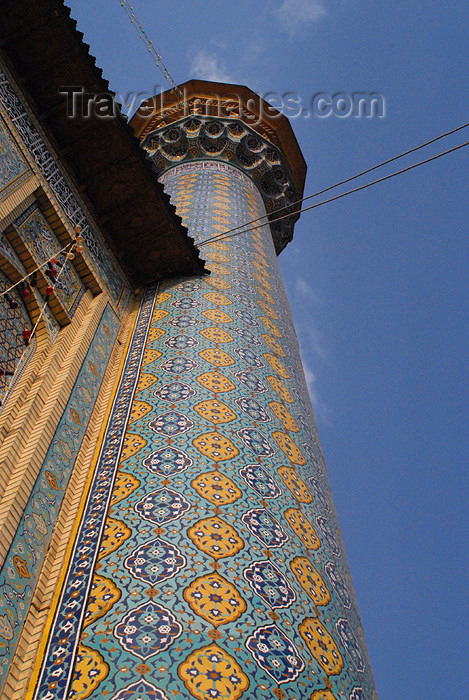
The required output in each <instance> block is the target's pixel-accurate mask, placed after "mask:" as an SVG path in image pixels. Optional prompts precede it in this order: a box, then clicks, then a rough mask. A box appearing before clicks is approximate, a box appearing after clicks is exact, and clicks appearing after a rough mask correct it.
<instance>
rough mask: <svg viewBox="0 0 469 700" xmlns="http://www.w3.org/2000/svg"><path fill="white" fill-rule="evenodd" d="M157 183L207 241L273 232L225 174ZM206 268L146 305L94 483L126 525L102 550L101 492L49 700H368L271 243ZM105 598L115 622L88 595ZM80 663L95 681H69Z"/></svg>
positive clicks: (42, 689)
mask: <svg viewBox="0 0 469 700" xmlns="http://www.w3.org/2000/svg"><path fill="white" fill-rule="evenodd" d="M162 179H163V181H164V184H165V187H166V189H167V190H168V191H169V192H170V193H171V196H172V199H173V202H174V203H175V204H176V206H177V209H178V211H179V213H180V215H181V216H182V217H183V221H184V223H185V224H186V225H187V226H188V227H189V232H190V235H192V236H194V237H195V238H196V239H199V240H202V239H205V238H207V237H209V236H211V235H213V234H216V233H220V232H223V231H225V230H226V229H229V228H232V227H234V226H236V225H238V224H240V223H242V222H244V221H249V220H252V219H256V218H257V217H259V216H261V215H262V214H263V213H264V212H265V209H264V205H263V203H262V200H261V198H260V195H259V194H258V193H257V191H256V189H255V188H254V186H253V185H252V183H251V182H250V180H249V178H247V176H245V175H244V174H243V173H241V172H240V171H239V170H237V169H235V168H233V167H231V166H230V165H229V164H227V163H217V162H213V161H212V162H197V163H194V164H190V163H188V164H184V165H179V166H176V167H175V168H173V170H169V171H167V172H166V173H165V174H164V175H163V177H162ZM203 250H204V255H206V257H207V260H208V266H209V268H210V270H211V275H209V276H206V277H203V278H202V277H198V278H190V279H188V278H182V279H179V280H171V281H170V282H168V283H163V284H161V285H160V288H159V291H158V293H156V292H155V290H153V289H148V290H147V292H146V296H145V298H144V300H143V302H142V308H141V310H140V316H139V319H138V321H137V324H136V327H135V331H134V336H133V339H132V341H131V345H130V348H129V355H128V361H127V364H126V366H125V367H124V370H123V373H122V378H121V385H120V388H119V389H118V392H117V396H116V401H115V404H114V408H113V412H112V414H111V416H110V420H109V424H108V428H107V431H106V433H105V436H104V443H103V450H102V457H101V459H100V461H99V462H98V465H97V467H96V477H95V478H96V480H97V481H96V483H97V485H99V480H100V479H101V480H102V479H104V478H105V480H106V483H107V484H110V483H115V487H114V496H113V494H112V492H111V493H110V494H109V497H108V498H109V499H113V503H114V505H112V506H111V507H110V508H109V501H107V502H106V504H104V505H102V506H101V505H100V508H99V512H96V513H95V514H94V515H93V533H92V534H91V533H90V532H89V530H88V531H87V528H88V527H89V526H88V523H89V516H88V515H87V513H88V512H89V511H90V512H91V510H90V509H92V506H93V498H94V495H93V493H94V492H93V490H91V491H90V496H89V500H88V502H87V504H86V508H85V512H84V515H83V521H82V525H81V528H82V531H83V535H82V534H80V532H81V531H80V532H79V534H78V535H77V545H76V549H75V554H74V555H73V557H72V559H71V561H70V564H69V572H68V573H67V576H66V577H65V582H64V591H65V593H67V592H70V591H72V590H76V591H77V593H76V601H77V605H76V606H75V607H72V606H71V605H70V603H69V602H68V603H67V597H66V595H65V593H64V598H63V602H62V603H61V605H59V608H58V610H57V614H56V618H55V620H54V622H53V624H52V629H51V634H50V641H49V646H48V649H47V654H46V658H45V662H44V668H43V671H42V675H41V676H40V680H39V684H38V689H37V692H36V695H35V699H36V700H43V699H44V698H47V700H59V698H61V699H62V698H63V697H75V696H76V697H78V696H79V695H78V693H82V695H81V697H87V698H90V700H97V699H98V698H109V699H110V700H124V699H126V700H127V699H130V698H132V700H133V699H134V698H136V697H142V698H143V697H144V698H151V699H153V698H157V699H160V700H161V698H163V700H164V699H166V700H169V698H173V697H181V698H197V699H199V700H210V699H214V700H222V699H223V700H234V699H237V698H243V699H244V700H248V699H249V700H250V699H251V698H253V699H260V698H263V699H266V698H271V697H276V698H289V699H292V698H305V700H310V698H314V700H352V698H353V700H355V698H356V697H360V696H359V695H358V693H359V692H363V693H364V695H363V697H366V698H367V699H368V698H369V699H370V700H371V699H372V698H373V697H374V695H373V693H374V686H373V680H372V676H371V672H370V669H369V664H368V660H367V655H366V649H365V647H364V642H363V639H362V636H361V632H360V621H359V617H358V612H357V609H356V605H355V602H354V598H353V593H352V590H351V587H350V585H349V584H348V581H349V580H350V579H349V573H348V570H347V564H346V560H345V556H344V554H343V552H342V550H341V539H340V537H338V535H337V528H338V526H337V522H336V520H335V514H334V512H333V510H332V508H331V507H330V506H329V502H330V495H329V487H328V482H327V477H326V475H325V471H324V467H323V460H322V456H321V453H320V448H319V446H318V444H317V443H316V442H314V441H313V440H312V439H311V435H312V434H314V433H315V428H314V419H313V417H312V414H311V405H310V401H309V397H308V394H307V388H306V383H305V380H304V376H303V372H302V368H301V364H300V359H299V353H298V347H297V344H296V340H295V335H294V331H293V328H292V325H291V318H290V313H289V310H288V306H287V301H286V298H285V293H284V290H283V285H282V281H281V278H280V272H279V269H278V265H277V261H276V256H275V252H274V249H273V244H272V239H271V236H270V233H269V230H268V229H267V228H263V229H262V230H257V231H250V232H249V233H246V234H244V235H242V236H237V237H234V238H232V239H230V240H223V241H218V242H217V241H215V242H212V243H211V244H210V245H208V246H206V247H205V248H203ZM259 302H262V304H259ZM154 351H155V352H156V353H157V354H155V355H153V354H152V353H153V352H154ZM158 353H160V354H158ZM143 357H146V358H150V357H155V361H152V362H149V363H148V364H144V365H143V360H142V358H143ZM142 375H143V378H142ZM129 416H130V420H131V422H129ZM101 474H102V476H101ZM106 497H107V496H106ZM85 534H88V536H87V539H86V542H87V544H86V547H87V548H88V552H89V553H88V555H87V559H86V568H85V570H83V572H82V575H81V577H78V572H79V568H78V567H79V564H82V562H80V561H79V552H80V546H82V545H81V543H82V542H83V543H84V542H85V539H84V538H85ZM99 550H100V554H99V561H98V563H97V565H96V566H95V567H94V566H93V564H92V562H93V561H94V559H93V557H95V556H97V552H98V551H99ZM93 552H96V554H93ZM89 562H91V564H89ZM86 581H88V583H87V584H86ZM93 581H94V582H93ZM93 586H94V588H93ZM103 586H105V590H106V591H107V593H106V595H103V602H102V611H101V612H100V611H99V610H97V606H99V603H98V602H97V596H96V594H93V593H91V594H90V595H89V594H88V590H89V589H91V591H93V590H94V591H101V590H103V591H104V588H103ZM84 617H85V618H86V620H89V624H86V626H84V625H83V618H84ZM78 645H81V646H82V647H83V648H86V650H87V651H86V652H83V658H84V659H85V658H86V659H89V660H90V661H89V664H88V666H84V665H83V664H82V665H81V666H76V667H75V675H73V674H69V673H68V671H67V673H65V670H64V671H63V672H62V671H60V670H58V668H57V664H56V659H57V658H60V659H61V660H62V663H61V668H63V669H67V668H69V666H70V664H71V663H72V659H73V658H74V654H76V653H77V650H78V649H79V647H78ZM78 653H79V652H78ZM93 654H94V655H95V656H94V657H93ZM97 655H99V658H98V656H97ZM79 658H81V657H79ZM79 663H80V662H79ZM85 668H89V669H90V675H89V677H87V676H86V672H85V671H84V669H85ZM103 669H104V671H103ZM78 672H80V675H79V676H78V675H77V673H78ZM54 674H55V675H54ZM93 674H94V675H93ZM68 679H70V680H68ZM54 683H55V684H56V686H54ZM67 694H68V695H67ZM74 694H75V695H74ZM353 694H355V695H353Z"/></svg>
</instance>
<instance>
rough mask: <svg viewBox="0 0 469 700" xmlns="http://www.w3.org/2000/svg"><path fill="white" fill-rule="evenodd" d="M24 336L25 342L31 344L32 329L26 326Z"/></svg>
mask: <svg viewBox="0 0 469 700" xmlns="http://www.w3.org/2000/svg"><path fill="white" fill-rule="evenodd" d="M22 336H23V340H24V344H25V345H29V339H30V338H31V330H30V329H29V328H24V329H23V333H22Z"/></svg>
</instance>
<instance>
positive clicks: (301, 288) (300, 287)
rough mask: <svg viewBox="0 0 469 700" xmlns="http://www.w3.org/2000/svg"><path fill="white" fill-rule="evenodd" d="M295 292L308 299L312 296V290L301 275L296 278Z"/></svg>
mask: <svg viewBox="0 0 469 700" xmlns="http://www.w3.org/2000/svg"><path fill="white" fill-rule="evenodd" d="M295 290H296V293H297V294H300V295H304V296H307V297H309V299H311V298H312V297H313V296H314V292H313V288H312V287H311V285H310V284H308V282H307V281H306V280H305V279H304V278H303V277H301V275H298V277H297V278H296V282H295Z"/></svg>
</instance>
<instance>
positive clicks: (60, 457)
mask: <svg viewBox="0 0 469 700" xmlns="http://www.w3.org/2000/svg"><path fill="white" fill-rule="evenodd" d="M118 329H119V321H118V319H117V316H116V314H115V313H114V311H113V310H112V308H111V307H110V306H109V305H108V306H106V308H105V310H104V312H103V315H102V317H101V320H100V323H99V325H98V328H97V329H96V332H95V335H94V337H93V340H92V341H91V345H90V347H89V350H88V353H87V354H86V356H85V358H84V360H83V364H82V366H81V369H80V371H79V373H78V376H77V378H76V382H75V385H74V386H73V388H72V391H71V393H70V397H69V400H68V402H67V404H66V406H65V408H64V412H63V414H62V417H61V419H60V421H59V424H58V426H57V429H56V431H55V434H54V436H53V438H52V440H51V443H50V445H49V448H48V450H47V453H46V456H45V458H44V462H43V464H42V467H41V469H40V472H39V474H38V477H37V480H36V482H35V484H34V487H33V489H32V492H31V495H30V497H29V499H28V502H27V504H26V507H25V509H24V511H23V515H22V517H21V519H20V522H19V524H18V528H17V531H16V534H15V537H14V539H13V541H12V544H11V547H10V550H9V552H8V554H7V557H6V559H5V562H4V564H3V567H2V568H1V570H0V596H1V600H2V613H1V624H2V626H1V632H0V679H1V678H2V676H3V675H4V673H5V671H6V669H7V667H8V663H9V661H10V660H11V656H12V654H13V652H14V649H15V645H16V642H17V640H18V635H19V632H20V630H21V625H22V622H23V620H24V617H25V615H26V612H27V609H28V606H29V602H30V600H31V597H32V594H33V591H34V586H35V584H36V583H37V579H38V576H39V574H40V571H41V566H42V564H43V562H44V558H45V556H46V553H47V550H48V546H49V543H50V539H51V537H52V532H53V528H54V525H55V521H56V518H57V515H58V512H59V508H60V505H61V502H62V498H63V495H64V493H65V489H66V486H67V483H68V480H69V478H70V473H71V471H72V468H73V465H74V463H75V460H76V457H77V454H78V451H79V449H80V446H81V443H82V440H83V437H84V435H85V432H86V429H87V426H88V421H89V419H90V416H91V413H92V410H93V408H94V405H95V402H96V399H97V396H98V393H99V389H100V386H101V383H102V377H103V375H104V371H105V369H106V365H107V363H108V360H109V356H110V354H111V351H112V347H113V345H114V340H115V337H116V335H117V331H118ZM129 532H130V531H129ZM100 582H101V583H102V580H100ZM108 582H109V589H110V590H114V591H117V595H118V596H120V591H119V590H118V586H115V582H114V581H113V579H112V578H109V579H108ZM101 600H102V602H101V606H107V605H108V604H109V601H108V597H107V595H106V594H104V593H103V596H102V599H101ZM97 613H98V611H97V608H96V600H95V598H94V597H93V596H92V599H91V609H90V611H89V617H90V619H91V618H94V619H98V617H99V614H97ZM85 657H86V658H87V659H88V660H89V659H90V658H91V657H89V655H88V656H86V654H85V655H84V656H83V658H84V659H85ZM90 663H91V662H90Z"/></svg>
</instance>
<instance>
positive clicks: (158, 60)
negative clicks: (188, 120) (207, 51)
mask: <svg viewBox="0 0 469 700" xmlns="http://www.w3.org/2000/svg"><path fill="white" fill-rule="evenodd" d="M119 3H120V6H121V7H122V9H123V10H124V11H125V13H126V14H127V16H128V18H129V20H130V23H131V24H133V26H134V27H135V29H136V31H137V34H138V35H139V37H140V39H141V40H142V41H143V43H144V44H145V46H146V47H147V49H148V52H149V53H150V55H151V57H152V58H153V61H154V62H155V64H156V67H157V68H158V70H160V71H161V73H162V74H163V76H164V78H165V80H166V81H167V82H168V84H169V85H170V87H171V92H174V93H176V95H177V96H178V98H179V101H180V102H182V103H184V95H183V94H182V92H181V90H180V89H179V88H178V86H177V85H176V83H175V81H174V78H173V76H172V75H171V73H170V72H169V70H168V69H167V67H166V65H165V63H164V61H163V58H162V56H161V55H160V54H159V53H158V51H157V50H156V49H155V47H154V45H153V41H152V40H151V39H150V38H149V37H148V35H147V33H146V31H145V29H144V28H143V26H142V23H141V22H140V20H139V19H138V17H137V15H136V14H135V10H134V8H133V7H132V5H130V4H129V3H128V2H127V0H119Z"/></svg>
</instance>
